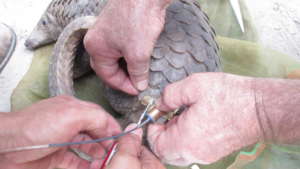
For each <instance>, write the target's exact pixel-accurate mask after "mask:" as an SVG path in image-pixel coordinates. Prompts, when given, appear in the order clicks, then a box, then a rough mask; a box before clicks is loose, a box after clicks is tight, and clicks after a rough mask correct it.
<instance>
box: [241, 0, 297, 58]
mask: <svg viewBox="0 0 300 169" xmlns="http://www.w3.org/2000/svg"><path fill="white" fill-rule="evenodd" d="M246 3H247V5H248V7H249V11H250V13H251V15H252V17H253V20H254V21H255V24H256V26H257V30H258V33H259V36H260V39H261V42H262V44H264V45H265V46H267V47H269V48H272V49H275V50H277V51H281V52H283V53H285V54H288V55H290V56H294V57H296V58H297V59H298V60H299V61H300V1H299V0H246Z"/></svg>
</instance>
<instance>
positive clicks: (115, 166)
mask: <svg viewBox="0 0 300 169" xmlns="http://www.w3.org/2000/svg"><path fill="white" fill-rule="evenodd" d="M135 126H136V125H134V124H131V125H129V126H128V127H127V128H126V130H130V129H133V128H134V127H135ZM142 135H143V131H142V129H139V130H136V131H134V132H133V133H132V134H129V135H127V136H124V137H122V138H120V139H119V140H118V148H117V153H116V155H115V156H114V157H113V159H112V161H111V162H110V163H109V165H108V166H107V167H106V169H120V168H122V169H129V168H130V169H165V167H164V166H163V165H162V164H161V163H160V161H159V160H158V159H157V158H156V157H155V156H154V155H153V154H152V153H151V152H150V151H149V150H148V149H147V148H146V147H144V146H142V145H141V142H142ZM100 166H101V161H95V162H93V164H92V165H91V169H99V168H100Z"/></svg>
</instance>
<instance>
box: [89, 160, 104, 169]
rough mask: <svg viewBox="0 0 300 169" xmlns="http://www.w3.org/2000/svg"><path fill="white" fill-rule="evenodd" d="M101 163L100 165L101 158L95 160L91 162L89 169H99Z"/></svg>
mask: <svg viewBox="0 0 300 169" xmlns="http://www.w3.org/2000/svg"><path fill="white" fill-rule="evenodd" d="M101 165H102V161H101V160H95V161H93V162H92V163H91V165H90V169H100V167H101Z"/></svg>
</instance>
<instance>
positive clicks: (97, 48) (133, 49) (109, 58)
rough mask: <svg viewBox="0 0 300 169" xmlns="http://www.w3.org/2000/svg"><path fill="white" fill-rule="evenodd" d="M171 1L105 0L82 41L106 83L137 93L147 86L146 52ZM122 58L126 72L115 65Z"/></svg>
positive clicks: (149, 50)
mask: <svg viewBox="0 0 300 169" xmlns="http://www.w3.org/2000/svg"><path fill="white" fill-rule="evenodd" d="M170 1H171V0H154V1H145V0H126V1H124V0H109V2H108V4H107V6H106V7H105V8H104V10H103V11H102V12H101V14H100V16H99V17H98V20H97V22H96V24H95V26H94V27H93V28H91V29H90V30H89V31H88V33H87V34H86V36H85V39H84V43H85V47H86V49H87V51H88V53H89V54H90V55H91V56H92V57H91V65H92V68H93V69H94V70H95V71H96V73H97V75H99V76H100V77H101V78H102V79H103V80H104V81H106V82H107V83H108V84H109V85H110V86H112V87H114V88H116V89H119V90H122V91H124V92H127V93H129V94H137V93H138V91H137V89H138V90H144V89H146V88H147V86H148V71H149V70H148V69H149V62H150V54H151V52H152V50H153V47H154V43H155V42H156V39H157V38H158V36H159V34H160V33H161V31H162V29H163V25H164V22H165V13H166V7H167V5H168V3H169V2H170ZM122 57H124V59H125V61H126V63H127V72H128V74H129V77H128V76H127V75H126V73H125V71H124V70H123V69H122V68H121V67H120V66H119V63H118V61H119V59H120V58H122Z"/></svg>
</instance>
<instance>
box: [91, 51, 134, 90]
mask: <svg viewBox="0 0 300 169" xmlns="http://www.w3.org/2000/svg"><path fill="white" fill-rule="evenodd" d="M102 58H103V59H101V57H98V58H97V61H94V60H93V59H91V66H92V68H93V69H94V70H95V72H96V73H97V75H98V76H99V77H101V79H102V80H104V81H105V82H106V83H107V84H108V85H109V86H111V87H112V88H115V89H118V90H121V91H123V92H126V93H128V94H131V95H136V94H138V91H137V90H136V88H135V87H134V86H133V84H132V83H131V80H130V79H129V77H128V76H127V75H126V73H125V72H124V70H123V69H122V68H120V66H119V63H118V59H119V58H112V57H105V58H104V56H103V57H102Z"/></svg>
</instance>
